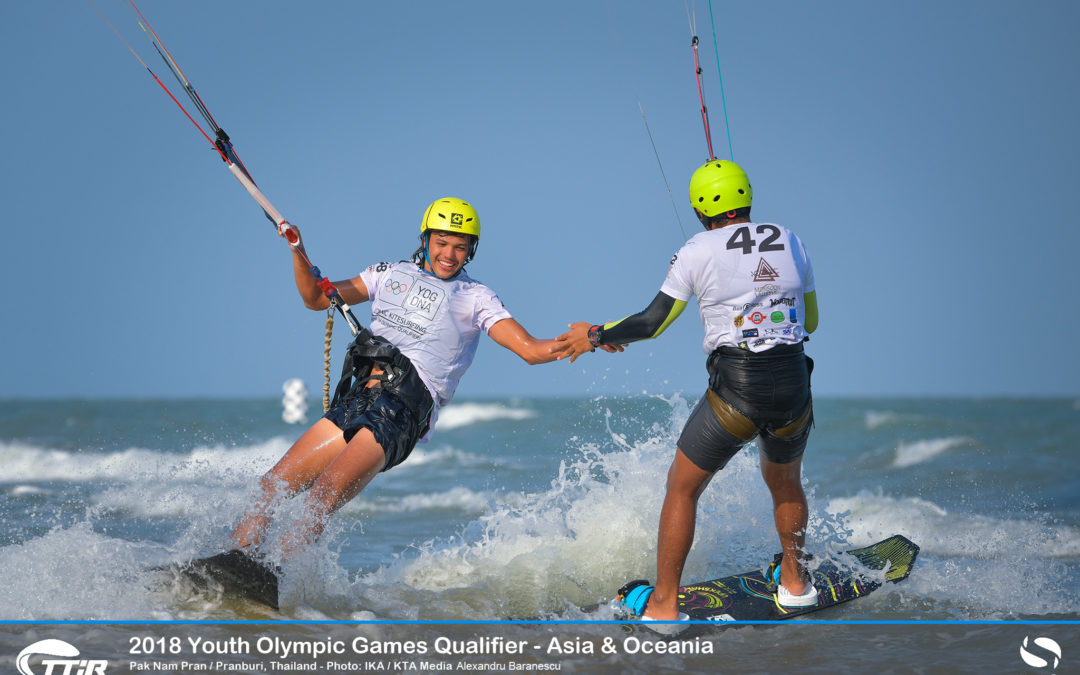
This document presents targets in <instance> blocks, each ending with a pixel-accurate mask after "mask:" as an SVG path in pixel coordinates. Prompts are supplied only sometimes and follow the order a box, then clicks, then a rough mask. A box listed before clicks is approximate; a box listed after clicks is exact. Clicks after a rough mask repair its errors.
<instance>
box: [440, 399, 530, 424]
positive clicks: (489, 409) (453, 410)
mask: <svg viewBox="0 0 1080 675" xmlns="http://www.w3.org/2000/svg"><path fill="white" fill-rule="evenodd" d="M530 417H536V412H535V411H533V410H526V409H523V408H510V407H507V406H505V405H502V404H500V403H452V404H450V405H448V406H446V407H445V408H443V409H442V410H440V411H439V419H438V421H436V422H435V429H437V430H438V431H449V430H450V429H457V428H459V427H467V426H471V425H473V424H477V423H479V422H491V421H494V420H524V419H529V418H530Z"/></svg>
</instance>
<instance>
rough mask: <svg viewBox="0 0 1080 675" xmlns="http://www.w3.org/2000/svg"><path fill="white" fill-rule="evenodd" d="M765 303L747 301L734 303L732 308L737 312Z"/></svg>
mask: <svg viewBox="0 0 1080 675" xmlns="http://www.w3.org/2000/svg"><path fill="white" fill-rule="evenodd" d="M763 305H764V303H761V302H747V303H743V304H741V305H732V306H731V308H732V309H733V310H735V311H736V312H745V311H746V310H748V309H754V308H755V307H761V306H763Z"/></svg>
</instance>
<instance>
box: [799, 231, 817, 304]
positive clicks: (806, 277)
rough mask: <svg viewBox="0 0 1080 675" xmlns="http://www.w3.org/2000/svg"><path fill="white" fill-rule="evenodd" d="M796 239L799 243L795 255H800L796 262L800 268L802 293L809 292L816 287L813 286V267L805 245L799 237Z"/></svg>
mask: <svg viewBox="0 0 1080 675" xmlns="http://www.w3.org/2000/svg"><path fill="white" fill-rule="evenodd" d="M797 241H798V244H799V245H798V247H797V248H796V251H797V255H799V256H801V258H800V259H799V261H798V264H799V267H800V268H801V269H802V287H803V293H810V292H811V291H814V290H815V289H816V286H814V268H813V266H811V265H810V256H809V254H807V252H806V246H805V245H804V244H803V243H802V240H801V239H798V240H797Z"/></svg>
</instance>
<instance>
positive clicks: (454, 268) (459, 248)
mask: <svg viewBox="0 0 1080 675" xmlns="http://www.w3.org/2000/svg"><path fill="white" fill-rule="evenodd" d="M471 246H472V237H471V236H470V235H467V234H454V233H451V232H442V231H439V230H435V231H432V232H431V234H430V235H428V261H427V263H426V265H425V268H426V269H427V270H428V271H429V272H431V273H432V274H434V275H435V276H437V277H439V278H440V279H449V278H450V277H452V276H454V275H455V274H457V273H458V272H460V271H461V268H462V267H463V266H464V265H465V259H466V258H467V257H469V248H470V247H471Z"/></svg>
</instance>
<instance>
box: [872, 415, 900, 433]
mask: <svg viewBox="0 0 1080 675" xmlns="http://www.w3.org/2000/svg"><path fill="white" fill-rule="evenodd" d="M900 419H901V418H900V415H899V414H898V413H894V412H891V411H887V410H886V411H877V410H870V411H868V412H867V413H866V415H865V416H864V417H863V420H864V422H865V424H866V428H867V429H869V430H871V431H873V430H874V429H877V428H878V427H883V426H885V425H887V424H894V423H896V422H898V421H900Z"/></svg>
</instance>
